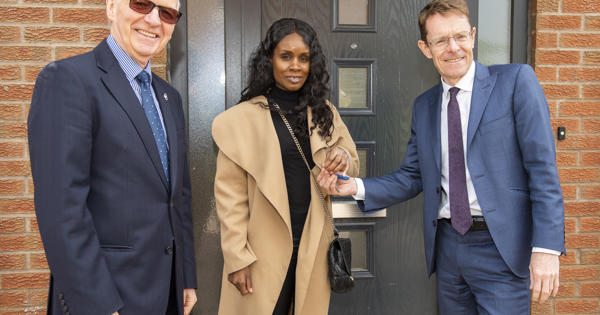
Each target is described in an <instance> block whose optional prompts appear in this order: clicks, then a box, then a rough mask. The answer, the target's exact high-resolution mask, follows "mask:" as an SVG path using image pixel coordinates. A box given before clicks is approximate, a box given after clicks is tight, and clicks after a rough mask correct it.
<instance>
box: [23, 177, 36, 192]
mask: <svg viewBox="0 0 600 315" xmlns="http://www.w3.org/2000/svg"><path fill="white" fill-rule="evenodd" d="M25 187H27V193H28V194H30V195H33V188H34V187H33V179H32V178H31V177H29V178H27V179H25Z"/></svg>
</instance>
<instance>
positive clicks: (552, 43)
mask: <svg viewBox="0 0 600 315" xmlns="http://www.w3.org/2000/svg"><path fill="white" fill-rule="evenodd" d="M534 45H535V47H536V48H553V47H558V34H557V33H547V32H535V37H534Z"/></svg>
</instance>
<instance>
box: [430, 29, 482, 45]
mask: <svg viewBox="0 0 600 315" xmlns="http://www.w3.org/2000/svg"><path fill="white" fill-rule="evenodd" d="M472 34H473V33H472V31H468V32H467V31H465V32H460V33H456V34H454V36H450V37H446V36H443V37H438V38H434V39H433V40H432V41H430V42H429V45H430V46H432V47H433V48H435V49H436V50H443V49H446V48H447V47H448V46H449V45H450V39H452V38H453V39H454V42H455V43H456V45H458V46H466V45H468V44H469V42H470V40H471V35H472Z"/></svg>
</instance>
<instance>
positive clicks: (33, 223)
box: [29, 217, 40, 233]
mask: <svg viewBox="0 0 600 315" xmlns="http://www.w3.org/2000/svg"><path fill="white" fill-rule="evenodd" d="M29 232H35V233H39V232H40V231H39V227H38V221H37V218H35V217H32V218H29Z"/></svg>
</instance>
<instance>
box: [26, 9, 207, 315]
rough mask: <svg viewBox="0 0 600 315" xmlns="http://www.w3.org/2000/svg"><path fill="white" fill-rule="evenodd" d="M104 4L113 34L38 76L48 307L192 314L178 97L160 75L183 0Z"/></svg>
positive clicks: (36, 133)
mask: <svg viewBox="0 0 600 315" xmlns="http://www.w3.org/2000/svg"><path fill="white" fill-rule="evenodd" d="M153 1H155V2H151V1H149V0H107V2H106V4H107V8H106V11H107V15H108V18H109V20H110V21H111V30H110V35H109V36H108V38H106V39H105V40H104V41H102V42H101V43H100V44H99V45H98V46H97V47H96V48H95V49H94V50H93V51H91V52H89V53H86V54H82V55H79V56H75V57H72V58H68V59H64V60H60V61H56V62H52V63H50V64H49V65H48V66H46V67H45V68H44V69H43V70H42V71H41V73H40V74H39V76H38V78H37V82H36V85H35V90H34V93H33V99H32V102H31V109H30V112H29V118H28V128H29V150H30V157H31V169H32V175H33V182H34V186H35V210H36V215H37V219H38V223H39V230H40V234H41V236H42V241H43V243H44V249H45V251H46V257H47V259H48V264H49V266H50V272H51V278H50V292H49V297H48V314H86V315H90V314H92V315H95V314H98V315H109V314H121V315H125V314H135V315H138V314H161V315H164V314H180V315H181V314H188V313H189V312H190V311H191V308H192V307H193V305H194V303H195V302H196V293H195V288H196V274H195V264H194V244H193V238H192V221H191V213H190V179H189V172H188V162H187V147H186V146H187V144H186V129H185V121H184V114H183V109H182V103H181V97H180V95H179V93H178V92H177V91H176V90H175V89H174V88H173V87H171V86H170V85H169V84H168V83H166V82H165V81H164V80H162V79H161V78H159V77H158V76H156V75H155V74H152V72H151V68H150V58H151V57H152V56H153V55H155V54H157V53H158V52H160V51H161V50H162V49H163V48H164V47H165V46H166V44H167V42H168V41H169V39H170V38H171V35H172V33H173V29H174V28H175V24H176V23H177V21H178V19H179V17H180V15H181V14H180V13H179V11H178V1H177V0H153Z"/></svg>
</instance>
